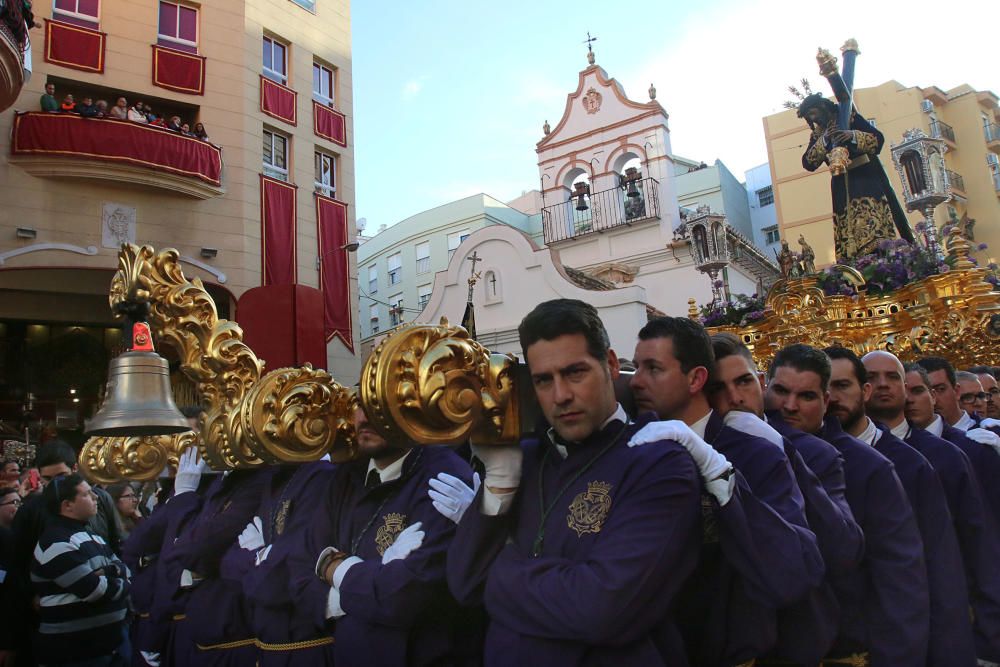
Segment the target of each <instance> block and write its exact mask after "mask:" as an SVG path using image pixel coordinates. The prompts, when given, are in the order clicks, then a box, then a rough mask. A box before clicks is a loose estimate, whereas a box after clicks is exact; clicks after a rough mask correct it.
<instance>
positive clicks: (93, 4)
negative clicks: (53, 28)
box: [52, 0, 101, 28]
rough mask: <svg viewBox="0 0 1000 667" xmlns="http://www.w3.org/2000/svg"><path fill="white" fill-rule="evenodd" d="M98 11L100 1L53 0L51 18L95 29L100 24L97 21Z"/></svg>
mask: <svg viewBox="0 0 1000 667" xmlns="http://www.w3.org/2000/svg"><path fill="white" fill-rule="evenodd" d="M100 10H101V3H100V0H55V2H54V3H53V5H52V18H54V19H57V20H59V21H65V22H66V23H73V24H76V25H82V26H85V27H88V28H96V27H98V25H99V23H100V21H99V20H98V19H99V17H100Z"/></svg>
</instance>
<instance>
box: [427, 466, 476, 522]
mask: <svg viewBox="0 0 1000 667" xmlns="http://www.w3.org/2000/svg"><path fill="white" fill-rule="evenodd" d="M480 484H481V481H480V479H479V473H478V472H477V473H473V475H472V486H471V487H469V486H466V485H465V482H463V481H462V480H460V479H459V478H458V477H455V476H454V475H449V474H448V473H446V472H442V473H438V476H437V478H431V481H430V485H431V488H430V489H429V490H428V491H427V495H428V496H430V497H431V500H433V501H434V502H433V503H431V504H432V505H434V509H436V510H437V511H438V512H439V513H440V514H441V515H442V516H443V517H444V518H446V519H451V520H452V521H454V522H455V523H458V522H459V521H461V520H462V516H463V515H464V514H465V510H467V509H469V505H471V504H472V500H473V498H475V497H476V493H478V492H479V486H480Z"/></svg>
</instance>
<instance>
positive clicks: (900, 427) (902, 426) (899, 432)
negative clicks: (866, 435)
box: [889, 419, 910, 440]
mask: <svg viewBox="0 0 1000 667" xmlns="http://www.w3.org/2000/svg"><path fill="white" fill-rule="evenodd" d="M889 431H890V432H891V433H892V434H893V435H894V436H896V437H897V438H899V439H900V440H906V439H907V438H908V437H909V436H910V424H909V422H907V421H906V420H905V419H903V421H901V422H899V423H898V424H896V425H895V426H893V427H892V428H891V429H889Z"/></svg>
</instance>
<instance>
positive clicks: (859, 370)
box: [823, 345, 868, 385]
mask: <svg viewBox="0 0 1000 667" xmlns="http://www.w3.org/2000/svg"><path fill="white" fill-rule="evenodd" d="M823 351H824V352H825V353H826V356H828V357H830V360H831V361H833V360H836V359H846V360H847V361H849V362H851V367H852V368H854V377H855V378H857V380H858V384H859V385H864V384H865V383H866V382H868V369H867V368H865V365H864V364H863V363H861V358H860V357H858V355H856V354H854V350H851V349H848V348H846V347H843V346H841V345H832V346H830V347H828V348H826V349H825V350H823Z"/></svg>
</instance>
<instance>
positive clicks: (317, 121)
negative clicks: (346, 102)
mask: <svg viewBox="0 0 1000 667" xmlns="http://www.w3.org/2000/svg"><path fill="white" fill-rule="evenodd" d="M313 132H315V133H316V136H319V137H323V138H324V139H326V140H328V141H332V142H333V143H335V144H340V145H341V146H344V147H345V148H346V147H347V121H346V119H345V118H344V114H342V113H340V112H339V111H337V110H335V109H331V108H330V107H328V106H326V105H325V104H320V103H319V102H317V101H316V100H313Z"/></svg>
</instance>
